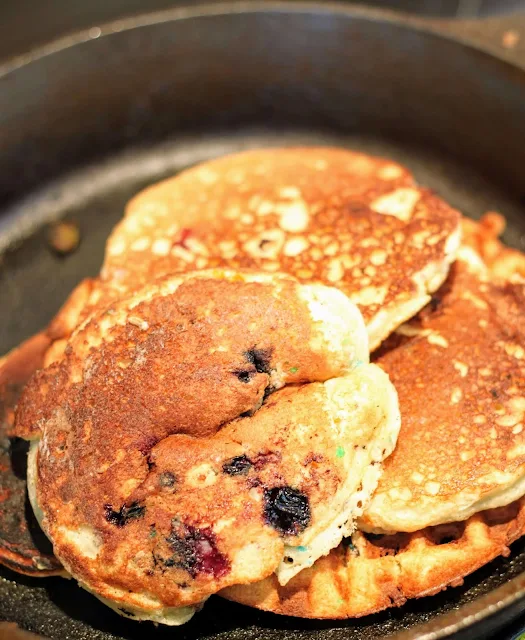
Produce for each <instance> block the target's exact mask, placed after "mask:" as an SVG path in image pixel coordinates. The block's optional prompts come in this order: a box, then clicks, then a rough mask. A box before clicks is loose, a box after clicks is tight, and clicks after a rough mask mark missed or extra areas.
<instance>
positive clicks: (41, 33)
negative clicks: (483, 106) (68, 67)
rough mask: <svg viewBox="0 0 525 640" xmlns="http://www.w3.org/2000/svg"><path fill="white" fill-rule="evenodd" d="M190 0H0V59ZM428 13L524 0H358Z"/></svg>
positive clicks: (524, 3)
mask: <svg viewBox="0 0 525 640" xmlns="http://www.w3.org/2000/svg"><path fill="white" fill-rule="evenodd" d="M211 1H212V2H213V1H217V0H211ZM190 3H192V0H186V1H184V0H0V59H5V58H8V57H10V56H14V55H17V54H20V53H24V52H25V51H28V50H29V49H32V48H33V47H35V46H38V45H40V44H43V43H45V42H48V41H50V40H53V39H54V38H56V37H57V36H62V35H66V34H68V33H71V32H72V31H76V30H78V29H83V28H85V27H92V26H97V25H99V24H101V23H104V22H107V21H110V20H114V19H116V18H121V17H126V16H132V15H136V14H138V13H144V12H149V11H156V10H159V9H166V8H168V7H173V6H177V5H179V6H180V5H183V4H186V5H187V4H190ZM361 4H370V5H375V6H382V7H388V8H389V9H395V10H400V11H408V12H414V13H419V14H422V15H426V16H441V17H459V18H472V17H477V16H488V15H495V14H502V13H505V12H511V11H516V10H519V9H520V8H521V9H522V10H523V11H525V0H372V1H371V2H362V3H361Z"/></svg>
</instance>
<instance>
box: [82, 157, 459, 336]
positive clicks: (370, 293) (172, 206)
mask: <svg viewBox="0 0 525 640" xmlns="http://www.w3.org/2000/svg"><path fill="white" fill-rule="evenodd" d="M458 231H459V213H458V212H457V211H455V210H454V209H452V208H451V207H449V206H448V205H447V204H446V203H445V202H444V201H443V200H441V199H440V198H438V197H437V196H436V195H434V194H433V193H431V192H430V191H429V190H427V189H422V188H419V187H418V186H416V184H415V182H414V180H413V178H412V176H411V174H410V173H409V172H408V170H407V169H405V168H404V167H402V166H401V165H398V164H396V163H393V162H391V161H388V160H383V159H379V158H373V157H370V156H366V155H363V154H360V153H355V152H351V151H347V150H343V149H330V148H315V147H311V148H295V149H267V150H256V151H249V152H246V153H240V154H237V155H234V156H229V157H225V158H220V159H218V160H213V161H210V162H207V163H205V164H203V165H199V166H198V167H195V168H192V169H189V170H187V171H185V172H183V173H181V174H179V175H178V176H175V177H174V178H171V179H169V180H166V181H164V182H161V183H158V184H156V185H153V186H151V187H149V188H148V189H145V190H144V191H142V192H141V193H139V194H138V195H137V196H136V197H135V198H134V199H133V200H132V201H131V202H130V203H129V204H128V207H127V209H126V215H125V217H124V219H123V220H122V222H120V223H119V224H118V225H117V227H116V228H115V230H114V231H113V233H112V235H111V236H110V238H109V240H108V244H107V248H106V257H105V261H104V266H103V269H102V281H101V282H100V283H99V284H98V286H96V287H95V289H94V291H93V293H92V296H91V298H90V303H91V304H95V305H96V304H99V303H100V302H101V301H102V300H108V299H111V298H112V297H113V296H118V295H121V293H122V291H123V290H126V289H130V288H131V289H132V288H135V287H137V286H138V285H140V284H145V283H148V282H151V281H152V279H154V278H155V277H158V276H159V275H161V274H165V273H172V272H174V271H187V270H188V269H203V268H209V267H215V266H228V267H231V268H254V269H259V270H263V271H268V272H274V271H281V272H284V273H290V274H292V275H293V276H295V277H297V278H298V279H299V280H300V281H303V282H306V281H311V280H317V281H320V282H323V283H325V284H329V285H333V286H337V287H338V288H340V289H341V290H342V291H344V292H345V293H346V294H347V295H349V296H350V297H351V298H352V297H353V298H354V302H356V304H358V306H359V308H360V310H361V312H362V313H363V317H364V319H365V322H366V324H367V325H368V326H369V332H370V338H371V343H372V344H371V348H374V347H376V346H377V345H378V344H379V342H381V340H382V339H384V338H385V337H386V336H387V335H388V334H389V333H390V332H391V331H392V329H393V328H395V326H397V325H399V324H400V323H401V322H403V321H404V320H407V319H408V317H410V316H411V315H413V313H414V312H415V311H417V310H419V309H420V308H421V307H422V306H423V305H424V304H425V303H426V301H427V300H426V299H425V295H426V294H427V293H428V292H429V291H430V292H431V291H434V290H435V289H437V288H438V287H439V286H440V284H441V283H442V282H443V280H444V279H445V277H446V273H447V270H448V266H449V264H450V262H451V261H452V260H453V259H454V254H455V248H456V247H455V246H454V245H457V239H458ZM449 241H452V242H450V243H449ZM416 280H417V282H416ZM411 300H413V301H414V304H415V306H416V307H417V308H413V307H414V305H412V307H411V308H408V306H406V305H407V304H408V303H409V302H410V301H411ZM404 305H405V306H404ZM418 305H419V306H418ZM378 314H380V315H378ZM385 314H386V316H387V317H385Z"/></svg>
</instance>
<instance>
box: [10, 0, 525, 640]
mask: <svg viewBox="0 0 525 640" xmlns="http://www.w3.org/2000/svg"><path fill="white" fill-rule="evenodd" d="M520 26H521V28H522V34H523V35H522V38H523V39H525V19H517V18H514V19H512V20H511V21H510V23H509V22H503V21H490V22H488V23H486V24H485V25H479V24H476V23H473V24H471V25H452V26H451V25H447V24H445V23H441V24H440V23H427V22H423V21H421V20H416V19H410V20H407V19H403V18H401V17H394V16H393V15H390V14H386V13H384V12H376V11H369V10H364V9H355V8H354V9H350V8H345V7H340V6H339V7H338V6H328V5H322V6H315V5H302V4H301V5H299V4H296V3H295V4H293V5H290V4H264V5H246V4H245V5H229V6H224V5H223V6H217V5H214V6H211V7H209V8H203V7H201V8H193V9H190V10H175V11H172V12H169V13H164V14H157V15H154V16H149V17H146V18H143V19H134V20H130V21H123V22H120V23H116V24H114V25H110V26H108V27H104V28H102V30H100V29H92V30H90V32H89V33H83V34H80V35H78V36H74V37H72V38H69V39H65V40H63V41H61V42H60V43H58V44H55V45H52V46H50V47H49V48H47V49H45V50H40V51H39V52H37V53H36V54H30V55H28V56H27V57H24V58H22V59H18V60H17V61H15V62H14V63H13V64H11V65H10V66H9V67H8V68H5V69H4V73H3V74H0V149H1V155H0V196H1V198H2V200H1V203H2V208H1V210H0V252H2V253H3V255H2V256H1V261H0V310H1V314H2V315H1V318H2V320H1V330H0V353H1V352H5V351H7V350H8V349H9V348H11V347H13V346H15V345H16V344H17V343H19V342H20V341H21V340H22V339H24V338H26V337H27V336H29V335H30V334H32V333H34V332H36V331H37V330H39V329H40V328H41V327H42V326H43V325H45V323H46V322H47V321H48V320H49V319H50V318H51V317H52V316H53V314H54V313H55V312H56V310H57V309H58V307H59V305H60V304H61V302H62V301H63V300H64V299H65V298H66V297H67V295H68V293H69V292H70V291H71V289H72V288H73V286H74V285H75V284H76V283H77V282H78V281H79V280H80V279H81V278H82V277H84V276H86V275H94V274H95V273H96V272H97V269H98V267H99V265H100V262H101V259H102V252H103V245H104V240H105V238H106V237H107V235H108V233H109V231H110V230H111V228H112V226H113V225H114V224H115V222H116V221H117V220H118V219H119V217H120V216H121V214H122V209H123V206H124V204H125V202H126V201H127V200H128V199H129V198H130V197H131V196H132V195H133V194H134V193H135V192H136V191H137V190H139V189H140V188H141V187H143V186H144V185H146V184H149V183H151V182H153V181H156V180H158V179H160V178H162V177H164V176H166V175H169V174H172V173H174V172H176V171H179V170H180V169H182V168H185V167H187V166H191V165H192V164H195V163H196V162H199V161H201V160H205V159H207V158H211V157H215V156H217V155H221V154H224V153H228V152H232V151H237V150H240V149H243V148H247V147H253V146H263V145H264V146H268V145H285V144H286V145H288V144H296V143H297V144H299V143H300V144H304V143H311V144H315V143H323V144H336V145H341V146H348V147H353V148H357V149H363V150H366V151H367V152H370V153H377V154H383V155H386V156H389V157H391V158H393V159H396V160H400V161H401V162H403V163H405V164H407V165H408V166H409V167H410V168H411V169H413V171H414V173H415V174H416V176H417V177H418V179H419V180H420V182H422V183H424V184H426V185H428V186H430V187H432V188H434V189H436V191H438V192H439V193H440V194H441V195H442V196H443V197H445V198H446V199H448V200H449V201H450V202H451V203H452V204H453V205H455V206H457V207H459V208H460V209H462V210H463V211H464V212H465V213H466V214H468V215H471V216H473V217H478V216H479V215H481V214H482V213H483V212H484V211H486V210H489V209H497V210H500V211H502V212H503V213H504V214H505V215H506V216H507V218H508V220H509V228H508V231H507V233H506V236H505V240H506V241H507V242H508V243H509V244H510V245H512V246H515V247H516V248H521V249H522V250H525V145H524V144H523V142H524V140H525V71H524V70H525V47H521V46H520V45H518V46H517V47H516V48H515V49H512V50H505V49H503V48H501V37H502V35H503V33H504V31H505V30H506V29H508V28H514V29H517V30H518V32H519V29H520ZM480 37H483V39H482V40H480V39H479V38H480ZM505 59H506V60H505ZM61 217H65V218H67V219H73V220H75V221H77V222H78V223H79V225H80V228H81V233H82V242H81V246H80V248H79V250H78V251H77V252H76V253H74V254H73V255H71V256H69V257H68V258H65V259H59V258H57V257H56V256H54V255H53V254H52V253H51V252H50V251H49V249H48V247H47V240H46V230H45V223H46V222H48V221H49V220H52V219H56V218H61ZM86 499H89V487H86ZM523 570H525V541H521V542H517V543H516V544H515V545H514V546H513V553H512V556H511V557H510V558H509V559H498V560H496V561H495V562H493V563H492V564H491V565H489V566H487V567H485V568H484V569H482V570H481V571H479V572H477V573H476V574H475V575H474V576H471V577H470V578H468V579H467V580H466V582H465V586H464V587H461V588H458V589H453V590H449V591H448V592H446V593H444V594H441V595H439V596H435V597H432V598H427V599H423V600H420V601H417V602H409V603H408V604H407V605H405V606H404V607H403V608H401V609H399V610H395V611H388V612H384V613H381V614H378V615H376V616H371V617H368V618H365V619H362V620H358V621H348V622H315V621H304V620H297V619H292V618H282V617H278V616H274V615H271V614H266V613H261V612H257V611H253V610H250V609H247V608H244V607H242V606H240V605H235V604H233V603H229V602H226V601H223V600H221V599H219V598H212V599H211V600H210V602H208V603H207V605H206V606H205V609H204V611H203V613H201V614H199V615H197V616H196V617H195V618H194V620H193V621H191V622H190V623H189V624H187V625H185V626H184V627H183V628H181V629H178V630H176V631H174V630H173V629H167V628H159V629H155V628H154V627H153V626H152V625H150V624H149V623H144V624H138V623H134V622H130V621H128V620H125V619H123V618H120V617H118V616H117V615H116V614H114V613H112V612H111V611H110V610H108V609H107V608H106V607H104V606H103V605H101V604H99V603H98V601H96V600H95V599H94V598H93V597H91V596H89V595H88V594H87V593H85V592H83V591H82V590H81V589H79V588H77V587H76V586H75V585H74V584H73V583H72V582H69V581H65V580H62V579H60V578H49V579H45V580H35V579H27V578H23V577H20V576H16V575H15V574H12V573H10V572H8V571H7V570H2V571H1V572H0V619H4V620H13V621H16V622H18V623H19V624H20V625H21V626H23V627H25V628H27V629H31V630H34V631H38V632H40V633H42V634H43V635H45V636H48V637H51V638H61V639H62V638H79V639H88V638H89V639H91V638H92V639H94V640H99V639H100V640H102V639H104V640H105V639H109V638H129V639H133V638H139V637H143V636H144V635H148V637H151V638H159V639H161V638H168V637H172V636H173V635H174V634H176V635H177V637H179V638H181V639H183V640H194V639H197V638H209V639H210V640H211V639H212V638H213V639H217V640H218V639H219V638H221V639H224V640H251V639H252V638H253V639H255V638H258V639H259V638H260V639H266V638H268V639H271V638H285V639H286V638H291V637H292V636H293V637H294V638H304V639H305V640H306V638H312V639H314V640H324V639H325V638H326V639H327V640H328V639H330V640H332V639H333V640H339V639H340V638H341V639H342V638H349V637H351V638H355V639H356V640H361V639H362V640H365V639H366V640H368V639H372V638H384V637H387V636H390V634H394V633H398V634H400V635H396V638H399V640H401V639H403V640H409V639H414V638H428V639H429V640H430V639H431V638H432V639H435V638H442V637H448V636H449V634H451V633H452V632H454V631H456V632H458V634H459V635H457V638H460V637H461V638H476V639H478V638H482V637H488V636H490V637H495V636H494V633H495V631H494V630H495V629H496V628H497V627H498V625H501V624H502V623H503V621H505V622H508V621H509V620H510V619H511V618H512V617H513V616H515V615H517V614H518V613H520V612H521V611H522V610H524V609H525V596H523V594H525V576H521V575H519V574H520V573H521V571H523ZM515 576H518V577H516V578H515V580H514V581H511V582H509V580H510V579H511V578H514V577H515ZM505 583H506V584H505ZM500 585H504V586H503V587H500ZM497 587H500V588H499V589H497ZM484 594H485V595H484ZM440 614H445V615H440ZM479 621H481V622H479ZM421 625H423V626H421Z"/></svg>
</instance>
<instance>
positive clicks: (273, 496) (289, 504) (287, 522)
mask: <svg viewBox="0 0 525 640" xmlns="http://www.w3.org/2000/svg"><path fill="white" fill-rule="evenodd" d="M264 517H265V520H266V522H267V523H268V524H270V525H272V527H274V529H277V531H279V533H282V534H283V535H294V536H296V535H298V534H299V533H301V532H302V531H304V530H305V529H306V527H307V526H308V524H309V522H310V503H309V501H308V498H307V497H306V496H305V495H304V494H302V493H301V492H300V491H298V490H297V489H293V488H292V487H286V486H285V487H273V489H265V490H264Z"/></svg>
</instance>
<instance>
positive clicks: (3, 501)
mask: <svg viewBox="0 0 525 640" xmlns="http://www.w3.org/2000/svg"><path fill="white" fill-rule="evenodd" d="M50 342H51V340H50V338H49V337H48V336H46V335H45V334H44V333H40V334H37V335H36V336H34V337H32V338H30V339H29V340H26V341H25V342H24V343H23V344H21V345H20V346H19V347H18V348H16V349H13V351H11V352H10V353H8V354H7V355H6V356H4V357H3V358H0V487H1V491H0V564H3V565H5V566H7V567H8V568H9V569H11V570H12V571H17V572H18V573H24V574H26V575H31V576H32V575H37V576H42V577H43V576H48V575H55V574H57V573H60V572H61V570H62V567H61V565H60V563H59V562H58V560H57V559H56V558H55V557H54V556H53V554H52V549H51V545H50V544H49V542H48V541H47V540H46V539H45V536H44V535H43V534H42V533H41V532H39V531H38V525H36V524H35V523H34V518H33V519H31V518H28V517H27V514H26V508H25V506H26V482H25V478H24V476H23V475H22V474H21V473H20V471H21V470H22V469H24V466H25V459H26V450H25V447H23V446H20V444H21V443H20V442H11V441H10V440H9V438H8V436H7V432H8V430H9V429H10V428H11V426H12V423H13V420H14V407H15V405H16V402H17V401H18V397H19V395H20V393H21V391H22V389H23V388H24V385H25V384H26V382H27V380H28V379H29V378H30V377H31V376H32V375H33V373H34V372H35V371H36V370H37V369H38V368H40V367H41V366H42V365H43V361H44V356H45V353H46V351H47V349H48V347H49V345H50ZM15 469H16V470H17V471H18V473H15ZM42 539H43V540H42ZM37 545H38V546H37Z"/></svg>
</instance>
